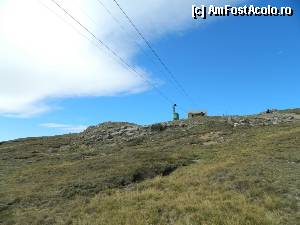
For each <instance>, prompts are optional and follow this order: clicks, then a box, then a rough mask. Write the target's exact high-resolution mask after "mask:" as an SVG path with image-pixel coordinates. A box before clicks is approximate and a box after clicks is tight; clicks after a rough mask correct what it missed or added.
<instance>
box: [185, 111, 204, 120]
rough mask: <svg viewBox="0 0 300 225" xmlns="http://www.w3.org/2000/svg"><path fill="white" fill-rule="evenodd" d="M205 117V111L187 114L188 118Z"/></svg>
mask: <svg viewBox="0 0 300 225" xmlns="http://www.w3.org/2000/svg"><path fill="white" fill-rule="evenodd" d="M203 116H207V111H206V110H200V111H193V112H189V113H188V118H189V119H191V118H195V117H203Z"/></svg>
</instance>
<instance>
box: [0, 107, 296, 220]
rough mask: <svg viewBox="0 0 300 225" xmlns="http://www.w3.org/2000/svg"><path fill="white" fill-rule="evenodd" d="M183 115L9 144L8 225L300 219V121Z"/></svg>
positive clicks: (3, 148) (2, 152)
mask: <svg viewBox="0 0 300 225" xmlns="http://www.w3.org/2000/svg"><path fill="white" fill-rule="evenodd" d="M282 113H291V111H285V112H282ZM292 113H294V114H295V115H296V114H297V113H299V110H298V111H297V110H294V111H292ZM241 119H243V121H244V120H252V119H253V117H247V118H241ZM257 119H259V120H261V119H262V118H257ZM180 123H181V122H178V124H177V123H172V124H171V128H168V129H166V128H164V127H160V126H158V125H156V126H153V127H150V129H152V130H153V131H151V133H150V134H147V135H145V136H141V137H138V138H132V139H129V140H126V141H124V140H122V141H120V142H118V141H114V142H105V141H94V142H91V141H88V142H87V141H86V139H85V136H82V135H81V134H78V135H77V134H74V135H65V136H57V137H44V138H31V139H23V140H16V141H11V142H4V143H0V224H5V225H6V224H20V225H21V224H22V225H26V224H103V225H110V224H112V225H121V224H124V225H125V224H126V225H143V224H149V225H150V224H161V225H166V224H170V225H171V224H172V225H173V224H174V225H175V224H178V225H185V224H186V225H192V224H195V225H196V224H207V225H208V224H211V225H212V224H220V225H221V224H228V225H229V224H230V225H235V224H236V225H240V224H249V225H250V224H253V225H254V224H290V225H296V224H299V221H300V211H299V207H300V153H299V150H300V147H299V146H300V120H298V119H293V120H292V121H286V122H280V123H277V122H276V123H274V125H273V124H270V125H251V126H250V125H243V124H244V123H245V122H243V123H242V122H240V124H241V125H239V126H236V124H235V125H232V123H231V118H230V121H229V118H223V117H208V118H202V119H199V120H195V121H186V122H184V123H185V126H180ZM191 124H194V125H193V126H192V125H191ZM249 124H252V123H249ZM93 135H94V134H93Z"/></svg>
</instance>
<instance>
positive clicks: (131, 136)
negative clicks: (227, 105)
mask: <svg viewBox="0 0 300 225" xmlns="http://www.w3.org/2000/svg"><path fill="white" fill-rule="evenodd" d="M294 120H300V115H299V114H295V113H280V112H277V111H272V112H270V111H268V112H265V113H261V114H258V115H255V116H243V117H242V116H229V117H203V118H196V119H187V120H180V121H173V122H164V123H157V124H152V125H148V126H141V125H137V124H133V123H126V122H106V123H102V124H99V125H97V126H91V127H89V128H87V129H86V130H85V131H84V132H82V133H81V134H80V140H81V141H82V142H83V143H84V144H93V143H98V142H103V143H113V144H117V143H123V142H130V141H132V140H135V139H142V138H145V137H151V136H153V135H155V134H158V133H160V132H165V131H172V130H174V129H181V130H183V131H184V130H189V129H192V128H194V127H200V126H205V124H207V123H209V122H214V123H218V122H220V123H224V122H225V123H228V124H229V125H231V126H233V127H239V126H269V125H276V124H281V123H288V122H292V121H294Z"/></svg>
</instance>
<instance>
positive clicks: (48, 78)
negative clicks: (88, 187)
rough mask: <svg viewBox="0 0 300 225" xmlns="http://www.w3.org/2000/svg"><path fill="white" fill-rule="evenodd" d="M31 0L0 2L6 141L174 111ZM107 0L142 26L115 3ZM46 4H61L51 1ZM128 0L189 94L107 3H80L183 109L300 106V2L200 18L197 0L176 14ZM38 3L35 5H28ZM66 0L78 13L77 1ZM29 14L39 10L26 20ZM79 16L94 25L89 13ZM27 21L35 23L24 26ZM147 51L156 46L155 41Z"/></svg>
mask: <svg viewBox="0 0 300 225" xmlns="http://www.w3.org/2000/svg"><path fill="white" fill-rule="evenodd" d="M12 2H13V1H12ZM29 2H30V3H22V5H23V4H24V7H25V5H26V4H28V5H27V7H25V8H24V7H23V8H22V7H20V9H15V8H14V5H13V3H9V4H8V1H3V2H2V3H0V13H2V12H3V13H2V14H0V19H2V20H0V34H5V35H1V36H0V46H1V48H2V49H4V50H5V51H3V53H2V54H0V63H1V68H0V69H1V70H0V74H1V75H0V77H1V79H2V82H1V83H2V84H0V89H1V90H0V94H1V97H0V124H1V128H0V141H1V140H9V139H15V138H19V137H28V136H42V135H54V134H61V133H68V132H73V131H80V130H82V129H84V128H85V127H86V126H89V125H93V124H98V123H101V122H104V121H128V122H134V123H138V124H150V123H154V122H159V121H166V120H171V119H172V104H171V103H170V102H166V101H165V100H164V99H163V98H161V96H160V95H158V94H157V92H156V91H155V89H153V87H151V86H149V85H147V82H145V81H144V80H142V79H141V78H139V77H136V76H134V75H133V74H132V73H129V72H128V71H126V70H124V69H122V67H120V66H119V65H117V64H116V63H115V62H114V61H113V60H111V59H110V57H109V56H108V55H107V53H103V52H102V51H99V50H95V46H94V45H92V44H90V43H89V42H88V41H87V40H86V39H84V38H82V36H80V35H79V34H78V33H76V32H74V30H72V29H71V28H69V26H68V25H66V24H63V21H61V20H60V19H59V18H58V17H57V16H56V15H53V13H51V12H50V11H49V10H48V9H46V8H44V7H43V6H42V5H39V4H38V3H37V2H31V1H29ZM60 2H63V1H60ZM67 2H68V1H67ZM79 2H80V1H79ZM91 2H92V1H91ZM103 2H105V3H106V4H107V6H108V7H109V9H111V10H112V12H113V13H114V15H115V16H116V17H117V18H119V19H120V20H121V21H122V23H124V24H125V25H124V28H125V29H128V30H129V31H130V32H131V34H134V35H135V33H134V30H132V28H130V25H129V24H127V23H126V19H125V18H124V17H122V14H121V13H120V12H118V9H117V8H115V7H113V3H111V1H108V0H106V1H103ZM215 2H218V3H221V4H222V3H224V2H226V3H227V2H228V1H215ZM43 3H46V5H47V6H48V7H49V6H50V7H51V9H52V10H54V11H55V12H56V13H59V10H58V9H55V7H53V6H51V5H49V4H48V3H47V1H46V0H43ZM120 3H121V5H123V6H124V9H126V10H127V11H128V14H129V15H131V16H132V18H133V19H134V21H135V22H136V23H137V26H138V27H139V28H140V29H141V30H142V31H143V33H144V35H145V36H146V37H147V38H148V39H149V40H150V41H151V43H152V45H153V46H154V48H155V50H156V51H157V52H158V53H159V55H160V57H161V58H162V59H163V60H164V62H166V63H167V65H168V67H169V68H170V69H171V70H172V72H173V73H174V75H176V79H177V80H178V81H179V82H180V84H181V85H182V86H183V87H184V88H185V89H186V90H187V92H188V95H189V96H190V98H191V99H192V100H191V101H190V100H189V99H187V98H186V97H185V96H183V95H182V94H180V93H179V91H178V90H177V89H176V88H174V85H172V84H171V83H170V82H169V79H168V78H166V76H165V73H164V72H163V69H162V68H161V67H160V66H159V64H157V63H156V64H153V63H152V62H151V61H150V60H149V59H148V57H146V56H145V55H144V54H143V52H141V51H140V49H138V48H137V47H136V46H135V44H134V42H132V41H131V40H130V38H129V39H128V38H125V37H127V36H126V35H125V34H124V33H123V31H122V30H120V28H119V27H118V26H117V25H118V24H115V23H114V22H113V19H112V18H110V17H109V15H105V16H104V13H105V11H101V12H102V13H101V15H100V16H99V18H98V14H97V13H98V11H97V10H99V8H97V10H96V5H95V4H97V2H96V1H95V2H92V3H90V4H86V5H84V4H83V5H82V8H83V9H84V10H85V12H88V13H89V14H90V15H91V16H94V17H93V18H95V19H97V21H96V22H97V24H99V28H98V27H97V29H96V30H97V34H98V35H99V36H101V37H103V38H104V40H105V41H106V42H108V43H109V44H110V45H111V46H112V47H113V48H114V49H115V50H116V51H118V53H119V54H120V55H121V56H122V57H123V58H125V59H126V60H128V61H129V62H130V63H131V65H134V67H135V68H137V69H138V70H139V71H141V73H143V74H145V76H147V77H148V78H149V79H150V80H151V81H152V82H154V83H155V84H156V85H157V87H158V88H159V89H160V90H161V91H162V92H163V93H164V94H166V95H167V96H168V97H170V98H172V100H173V101H174V103H176V104H177V105H179V108H178V110H179V113H180V116H181V118H183V117H186V112H187V111H189V110H197V109H206V110H208V112H209V114H210V115H222V114H226V115H228V114H242V115H244V114H253V113H258V112H260V111H263V110H265V109H267V108H278V109H285V108H297V107H299V105H300V100H299V99H300V93H299V90H298V89H299V83H300V77H299V74H300V65H299V58H300V57H299V54H300V53H299V52H300V43H299V38H300V16H299V15H298V14H297V11H298V10H299V9H300V8H299V4H297V3H295V2H292V1H281V2H280V3H279V2H278V1H275V0H274V1H269V2H268V4H272V5H274V6H278V7H280V6H291V7H293V8H294V10H295V14H294V15H293V16H292V17H224V18H217V19H210V20H207V21H198V20H194V19H193V18H192V17H191V13H190V10H191V5H192V4H195V3H198V2H193V1H188V2H185V3H182V1H179V0H178V1H175V2H174V5H175V6H178V8H176V7H174V8H176V11H175V12H173V13H174V14H173V15H174V17H173V18H176V19H171V18H168V17H167V15H160V16H156V15H157V13H161V12H163V11H162V9H157V8H160V7H162V8H163V7H166V5H167V3H166V2H164V1H156V2H152V3H150V2H148V3H147V4H148V5H147V6H148V9H149V10H150V11H151V12H153V15H148V14H147V15H146V14H144V13H145V12H144V11H139V12H138V13H137V9H140V8H139V6H140V5H139V3H138V2H134V3H132V4H126V3H125V1H120ZM246 3H247V4H255V5H262V3H260V2H258V1H239V4H238V5H244V4H246ZM30 4H35V5H34V7H36V8H33V9H30ZM65 6H66V7H67V8H68V9H70V10H71V11H72V12H76V10H78V6H79V5H75V4H74V5H73V6H72V7H70V8H69V6H70V5H68V4H65ZM73 7H74V8H73ZM12 9H14V10H17V11H11V10H12ZM72 9H73V10H72ZM26 10H28V11H26ZM29 10H32V11H29ZM35 10H37V11H35ZM11 12H18V13H19V14H11ZM29 14H30V15H31V17H28V18H27V19H24V17H23V16H26V15H29ZM59 14H60V13H59ZM75 14H76V13H75ZM60 15H61V14H60ZM77 15H79V18H83V21H84V22H86V24H87V26H90V27H92V24H93V22H91V21H90V20H89V19H88V18H86V17H84V16H83V14H77ZM95 15H96V16H95ZM34 16H38V17H39V18H40V20H41V21H44V22H45V21H46V22H48V26H45V24H44V23H42V22H41V23H37V24H36V21H37V20H36V19H37V17H34ZM61 16H62V15H61ZM22 19H23V20H22ZM27 22H33V24H35V26H29V27H26V26H22V25H28V23H27ZM107 23H108V24H110V25H106V24H107ZM57 24H59V26H56V25H57ZM31 25H32V24H31ZM54 25H55V26H54ZM67 27H68V28H67ZM100 27H101V28H102V27H103V29H100ZM27 28H28V29H27ZM29 28H30V29H29ZM65 29H69V30H67V31H66V30H65ZM99 30H100V31H99ZM44 31H45V33H43V32H44ZM25 32H26V33H25ZM30 32H31V33H30ZM48 32H50V34H51V36H49V33H48ZM13 34H14V38H13V39H10V38H11V37H12V36H11V35H13ZM21 34H24V35H23V36H21ZM47 35H48V36H49V37H48V36H47ZM64 35H67V36H64ZM46 36H47V37H46ZM122 37H124V40H122ZM70 38H71V39H70ZM135 38H136V39H135V40H136V41H138V43H139V44H141V45H143V42H142V41H140V40H139V39H138V38H137V37H135ZM35 40H40V41H39V42H38V43H37V42H34V41H35ZM51 40H52V41H53V42H51ZM29 43H30V44H29ZM57 43H60V44H59V45H57ZM66 44H67V45H66ZM143 49H147V48H146V46H144V45H143ZM29 50H30V51H29ZM31 50H32V52H31ZM31 53H32V54H31ZM147 54H149V55H150V52H149V50H147ZM25 58H26V61H23V60H24V59H25ZM70 68H71V69H70ZM39 97H40V98H39Z"/></svg>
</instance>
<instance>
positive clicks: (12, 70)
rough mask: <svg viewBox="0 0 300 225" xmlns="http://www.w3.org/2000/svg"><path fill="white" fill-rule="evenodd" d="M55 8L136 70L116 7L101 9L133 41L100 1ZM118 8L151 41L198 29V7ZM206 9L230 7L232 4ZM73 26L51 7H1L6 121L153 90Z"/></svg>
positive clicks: (12, 2) (29, 3)
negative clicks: (72, 101) (194, 10)
mask: <svg viewBox="0 0 300 225" xmlns="http://www.w3.org/2000/svg"><path fill="white" fill-rule="evenodd" d="M57 1H58V2H59V3H60V4H62V5H63V7H65V8H67V9H68V10H69V11H70V12H72V14H73V15H75V16H76V17H77V18H78V19H79V20H80V21H81V22H82V23H84V24H86V25H87V26H88V28H89V29H91V30H92V31H93V32H95V33H96V34H97V36H98V37H99V38H101V39H102V40H104V41H105V42H106V43H108V44H109V45H110V46H111V47H112V48H113V49H114V50H115V51H117V52H118V53H119V54H121V56H122V57H124V58H125V59H126V60H127V61H129V62H131V63H133V58H134V56H135V54H136V53H137V52H138V51H139V49H138V48H137V47H136V45H135V44H134V41H132V36H133V37H134V39H135V41H138V40H139V39H138V38H137V36H136V35H135V33H134V31H133V30H132V28H131V27H130V25H129V24H128V23H126V20H125V18H124V17H123V16H122V14H121V13H120V11H119V10H118V9H117V7H116V6H115V5H114V4H113V1H112V0H102V1H103V2H104V4H106V5H107V7H108V8H109V9H110V10H111V11H112V12H113V14H114V15H115V16H116V17H117V18H120V21H122V23H123V26H124V27H125V28H126V30H127V31H129V32H130V33H131V34H132V35H131V37H129V36H128V35H127V33H126V34H125V32H124V31H123V30H122V29H120V27H119V25H118V24H117V23H115V22H114V20H112V18H111V17H110V16H109V15H108V14H106V12H105V10H103V8H101V6H100V5H98V3H97V0H88V1H87V0H84V1H83V0H57ZM40 2H42V4H41V3H40ZM119 2H120V4H121V5H122V6H124V9H125V10H126V11H127V12H128V14H129V15H130V16H131V17H132V18H133V20H134V21H135V22H136V24H137V26H138V27H140V28H141V30H142V32H143V33H144V34H145V36H146V37H148V38H149V39H151V40H153V39H157V38H160V37H161V36H163V35H165V34H167V33H170V32H177V31H183V30H185V29H187V28H189V26H191V25H193V24H195V23H194V22H193V21H192V19H191V5H192V4H193V3H199V1H196V0H173V1H172V2H170V1H169V0H143V1H140V0H131V1H130V3H128V0H120V1H119ZM202 2H205V3H224V4H225V3H226V4H228V3H229V2H230V1H225V0H214V1H213V0H211V1H202ZM231 2H237V1H234V0H232V1H231ZM44 5H46V6H47V7H48V8H50V9H51V10H52V11H53V12H55V13H56V14H58V15H59V16H60V17H62V18H64V20H65V21H66V22H63V21H62V20H61V19H60V18H59V17H58V16H57V15H55V14H53V13H52V12H51V11H49V9H47V8H46V7H44ZM87 15H88V16H87ZM67 23H68V24H71V25H72V26H75V27H76V28H77V29H79V30H80V28H79V27H78V25H76V24H75V23H74V22H73V21H72V20H70V19H68V18H67V17H66V16H65V14H64V13H62V12H61V11H60V10H59V9H58V8H57V7H56V6H55V5H54V4H53V3H51V1H50V0H26V1H24V0H2V1H1V2H0V49H1V51H0V81H1V82H0V114H2V115H10V116H16V115H18V116H31V115H34V114H39V113H43V112H46V111H48V110H50V109H51V107H52V106H51V105H47V104H46V102H47V100H48V99H51V98H67V97H80V96H111V95H118V94H122V93H137V92H141V91H145V90H147V89H149V87H148V85H147V83H146V82H145V81H144V80H143V79H142V78H141V77H139V76H137V75H136V74H134V73H132V72H129V71H128V70H126V69H125V68H124V67H123V66H121V65H120V64H119V63H117V62H116V61H115V60H114V59H113V58H112V57H110V56H109V54H108V53H107V52H105V51H103V49H102V51H99V49H96V48H95V46H94V45H92V44H91V43H89V42H88V41H87V40H86V39H85V38H83V37H82V36H81V35H79V34H78V32H76V31H75V30H74V29H72V28H71V26H69V25H68V24H67ZM196 23H198V22H196ZM80 32H83V30H82V29H81V30H80ZM135 68H136V69H137V70H138V71H140V73H142V74H143V75H144V76H146V77H148V78H149V79H150V78H151V74H149V73H147V71H145V69H143V68H139V67H138V66H137V65H135Z"/></svg>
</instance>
